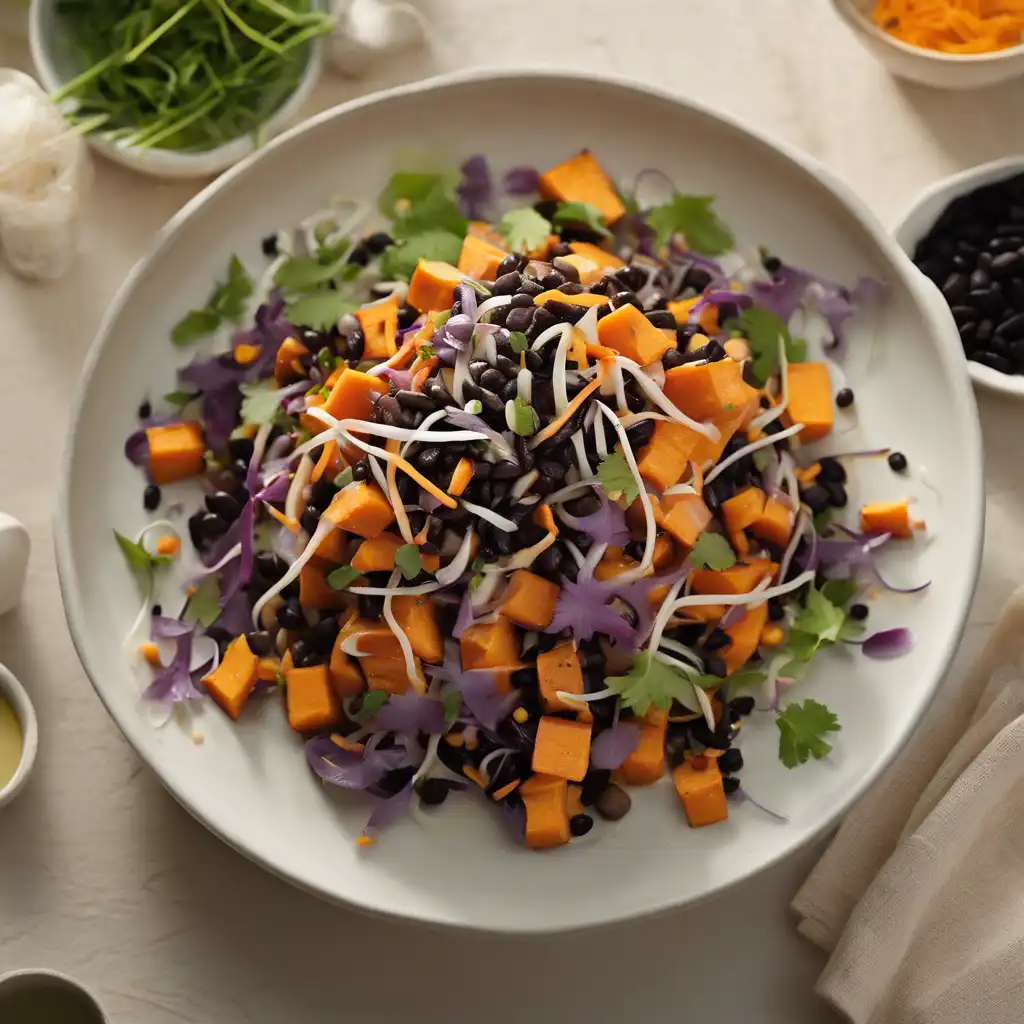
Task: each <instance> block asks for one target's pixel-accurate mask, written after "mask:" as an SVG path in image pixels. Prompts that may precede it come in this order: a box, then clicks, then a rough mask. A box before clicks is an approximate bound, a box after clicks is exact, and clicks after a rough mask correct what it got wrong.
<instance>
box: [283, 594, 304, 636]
mask: <svg viewBox="0 0 1024 1024" xmlns="http://www.w3.org/2000/svg"><path fill="white" fill-rule="evenodd" d="M277 624H278V625H279V626H280V627H281V628H282V629H301V628H302V627H303V626H305V624H306V618H305V616H304V615H303V614H302V606H301V605H300V604H299V602H298V601H296V600H294V599H293V600H289V601H286V602H285V603H284V604H283V605H281V607H280V608H278V609H277Z"/></svg>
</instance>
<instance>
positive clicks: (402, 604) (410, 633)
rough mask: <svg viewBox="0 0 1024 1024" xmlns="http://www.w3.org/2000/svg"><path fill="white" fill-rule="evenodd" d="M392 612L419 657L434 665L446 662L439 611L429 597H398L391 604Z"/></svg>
mask: <svg viewBox="0 0 1024 1024" xmlns="http://www.w3.org/2000/svg"><path fill="white" fill-rule="evenodd" d="M391 611H392V613H393V614H394V616H395V621H396V622H397V623H398V626H399V628H400V629H401V630H402V632H403V633H405V635H406V636H407V637H408V638H409V643H410V645H411V646H412V649H413V653H415V654H416V655H417V657H419V658H422V659H423V660H424V661H426V662H430V663H432V664H436V663H438V662H441V661H444V637H443V636H442V635H441V629H440V627H439V626H438V624H437V609H436V607H435V605H434V602H433V600H432V599H431V598H430V597H429V595H427V594H414V595H413V596H411V597H396V598H394V599H393V600H392V602H391Z"/></svg>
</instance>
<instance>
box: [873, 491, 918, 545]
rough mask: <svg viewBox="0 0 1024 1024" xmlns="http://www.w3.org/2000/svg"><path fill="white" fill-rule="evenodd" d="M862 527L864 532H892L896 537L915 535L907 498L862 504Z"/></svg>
mask: <svg viewBox="0 0 1024 1024" xmlns="http://www.w3.org/2000/svg"><path fill="white" fill-rule="evenodd" d="M860 528H861V530H863V531H864V533H891V534H892V535H893V536H894V537H903V538H904V539H905V538H907V537H911V536H913V533H914V530H913V524H911V522H910V506H909V505H908V503H907V499H906V498H904V499H903V500H902V501H876V502H873V503H872V504H870V505H862V506H861V509H860Z"/></svg>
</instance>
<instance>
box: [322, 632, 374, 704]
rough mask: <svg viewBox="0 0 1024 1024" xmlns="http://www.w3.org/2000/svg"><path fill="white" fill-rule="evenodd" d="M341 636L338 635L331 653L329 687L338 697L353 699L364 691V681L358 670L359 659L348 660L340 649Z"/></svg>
mask: <svg viewBox="0 0 1024 1024" xmlns="http://www.w3.org/2000/svg"><path fill="white" fill-rule="evenodd" d="M341 641H342V636H341V634H340V633H339V634H338V637H337V639H336V640H335V641H334V648H333V649H332V651H331V663H330V665H329V666H328V671H329V673H330V676H331V686H332V687H334V692H335V693H336V694H337V695H338V696H339V697H355V696H357V695H358V694H360V693H362V692H363V690H365V689H366V680H364V679H363V673H362V672H361V671H360V669H359V659H358V658H350V657H349V656H348V655H347V654H346V653H345V652H344V651H343V650H342V649H341Z"/></svg>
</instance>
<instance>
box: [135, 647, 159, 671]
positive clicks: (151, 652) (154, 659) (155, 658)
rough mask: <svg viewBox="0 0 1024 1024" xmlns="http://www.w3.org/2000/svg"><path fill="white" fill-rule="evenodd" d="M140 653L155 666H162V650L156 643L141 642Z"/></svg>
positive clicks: (147, 661)
mask: <svg viewBox="0 0 1024 1024" xmlns="http://www.w3.org/2000/svg"><path fill="white" fill-rule="evenodd" d="M139 654H141V655H142V658H143V660H144V661H145V662H146V663H147V664H149V665H152V666H153V668H159V667H160V651H159V649H158V648H157V646H156V644H148V643H147V644H139Z"/></svg>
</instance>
